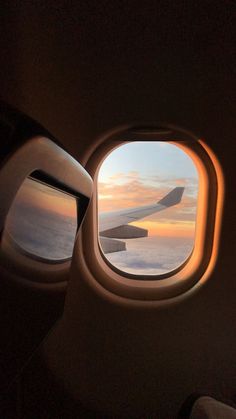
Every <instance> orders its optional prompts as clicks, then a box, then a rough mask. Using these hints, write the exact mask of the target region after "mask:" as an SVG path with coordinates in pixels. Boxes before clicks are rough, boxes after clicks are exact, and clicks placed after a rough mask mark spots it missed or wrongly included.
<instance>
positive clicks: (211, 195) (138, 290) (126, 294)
mask: <svg viewBox="0 0 236 419" xmlns="http://www.w3.org/2000/svg"><path fill="white" fill-rule="evenodd" d="M140 139H142V141H144V140H147V141H158V140H159V141H168V142H171V143H173V144H175V145H177V146H178V147H180V148H182V149H183V150H184V151H185V152H186V153H187V154H189V155H190V157H191V158H192V159H193V161H194V163H195V165H196V166H197V169H198V173H199V199H198V206H197V219H196V233H195V246H194V250H193V252H192V254H191V255H190V257H189V258H188V260H187V261H186V263H184V264H183V265H181V266H180V268H178V269H177V270H174V271H172V272H170V273H169V274H167V275H166V276H165V278H163V280H161V281H160V280H159V279H160V278H158V276H156V279H153V278H152V279H151V280H145V281H140V280H137V279H131V278H128V277H127V276H128V275H126V274H123V272H122V271H119V272H117V271H116V270H115V269H114V268H113V266H112V267H111V266H109V264H108V263H107V261H106V260H104V255H102V252H101V250H100V245H99V243H98V234H97V231H98V225H97V224H98V220H97V218H98V217H97V194H96V193H94V198H93V200H92V203H91V205H90V209H89V211H88V213H87V217H86V220H85V222H84V225H83V228H82V234H80V236H79V238H78V240H77V245H78V246H80V250H81V247H82V248H83V252H81V253H83V258H81V257H80V256H79V255H78V254H76V258H75V260H77V264H78V265H79V268H78V269H81V268H83V269H86V271H87V275H85V277H86V279H87V280H88V282H89V283H90V285H92V286H93V287H95V288H96V289H97V291H99V292H101V291H102V293H103V294H104V292H105V294H106V295H107V296H108V295H110V296H111V295H112V296H113V297H114V296H116V297H118V298H122V299H129V300H133V301H135V302H136V303H139V302H140V303H141V302H150V303H154V302H155V301H156V302H157V303H158V304H160V303H161V302H163V301H164V302H166V301H167V300H168V301H170V300H171V301H174V300H176V299H179V298H182V297H183V296H184V295H187V294H189V293H191V292H192V291H193V290H196V289H197V288H199V286H201V285H202V284H203V283H204V282H205V281H206V279H207V278H208V277H209V274H210V272H211V271H212V269H213V267H214V265H215V262H216V256H217V248H218V242H219V234H220V221H221V214H222V207H223V195H224V181H223V174H222V170H221V167H220V164H219V162H218V160H217V158H216V156H215V155H214V153H213V152H212V150H210V148H209V147H208V146H207V145H206V143H205V142H204V141H203V140H200V139H199V138H198V137H197V136H195V135H193V134H192V133H189V132H188V131H185V130H182V129H178V128H175V127H170V126H169V127H165V128H163V127H157V128H156V127H151V128H150V127H137V128H129V127H125V128H118V129H115V130H114V131H113V132H112V133H108V134H106V135H105V136H104V137H103V138H101V139H100V141H99V142H100V144H99V146H98V147H97V148H96V149H95V150H94V151H93V152H92V153H91V155H90V157H89V158H88V161H87V164H86V166H85V168H86V170H88V171H89V173H90V175H91V176H92V177H93V179H94V185H95V187H96V186H97V176H98V171H99V167H100V165H101V164H102V161H103V160H104V159H105V158H106V156H107V154H109V153H110V152H111V151H112V149H114V148H116V147H117V146H120V145H122V144H123V143H125V142H128V141H140ZM95 192H96V191H95ZM199 220H201V222H200V221H199ZM87 237H90V239H91V240H87V239H86V238H87ZM91 243H92V244H93V251H91ZM75 252H76V253H77V251H76V249H75ZM75 263H76V262H75ZM121 273H122V275H121ZM132 276H133V275H132Z"/></svg>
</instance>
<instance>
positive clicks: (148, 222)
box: [98, 172, 197, 237]
mask: <svg viewBox="0 0 236 419" xmlns="http://www.w3.org/2000/svg"><path fill="white" fill-rule="evenodd" d="M111 178H112V179H111ZM111 178H110V179H109V181H108V182H99V184H98V193H99V205H98V208H99V212H106V211H115V210H119V209H125V208H132V207H138V206H142V205H149V204H154V203H156V202H158V201H159V200H160V199H161V198H163V197H164V196H165V195H166V194H167V193H168V192H170V190H171V189H173V188H174V187H176V186H184V187H185V191H184V195H183V198H182V201H181V203H180V204H178V205H177V206H174V207H171V208H169V209H166V210H164V211H161V212H159V213H156V214H153V215H151V216H149V217H147V218H145V219H143V220H141V221H139V222H138V223H136V225H139V226H140V227H143V228H148V230H149V233H150V234H151V235H158V234H159V235H166V236H169V235H171V234H172V235H173V236H176V237H177V236H181V235H182V236H183V237H184V236H185V237H190V236H192V235H194V228H195V217H196V205H197V199H196V198H197V184H196V182H195V179H193V178H177V179H176V178H174V179H170V178H169V179H163V178H162V179H160V178H159V177H157V178H158V182H157V178H156V183H155V184H153V176H152V179H151V182H148V178H147V177H145V178H142V177H141V176H139V175H138V172H129V173H128V175H127V174H126V175H123V174H121V173H119V174H117V176H116V175H114V176H111ZM121 178H122V179H123V180H124V179H125V180H126V181H125V182H124V183H120V179H121ZM173 226H174V227H173Z"/></svg>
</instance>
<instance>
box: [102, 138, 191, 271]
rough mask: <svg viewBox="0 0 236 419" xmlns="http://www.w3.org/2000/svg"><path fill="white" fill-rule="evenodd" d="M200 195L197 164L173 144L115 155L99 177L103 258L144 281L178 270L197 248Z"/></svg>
mask: <svg viewBox="0 0 236 419" xmlns="http://www.w3.org/2000/svg"><path fill="white" fill-rule="evenodd" d="M197 195H198V173H197V169H196V167H195V165H194V163H193V160H192V159H191V158H190V157H189V156H188V155H187V154H186V153H185V151H183V149H181V148H179V147H177V146H176V145H174V144H173V143H167V142H148V141H145V142H144V141H143V142H142V141H138V142H132V143H126V144H124V145H122V146H120V147H118V148H116V149H115V150H113V151H112V152H111V153H110V154H109V155H108V156H107V157H106V158H105V160H104V161H103V163H102V165H101V167H100V170H99V175H98V229H99V232H98V235H99V243H100V247H101V250H102V252H103V253H104V255H105V258H107V260H108V261H109V262H110V263H111V264H112V265H114V266H115V267H116V268H118V269H119V270H121V271H123V272H126V273H131V274H135V275H140V276H142V275H160V274H166V273H168V272H170V271H172V270H174V269H176V268H178V267H179V266H180V265H181V264H182V263H183V262H184V261H185V260H186V259H187V258H188V257H189V256H190V254H191V252H192V250H193V247H194V237H195V222H196V211H197ZM140 279H142V277H140Z"/></svg>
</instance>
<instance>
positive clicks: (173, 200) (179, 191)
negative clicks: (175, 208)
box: [158, 186, 184, 207]
mask: <svg viewBox="0 0 236 419" xmlns="http://www.w3.org/2000/svg"><path fill="white" fill-rule="evenodd" d="M183 192H184V187H182V186H177V188H174V189H172V191H170V192H169V193H168V194H167V195H166V196H164V198H162V199H161V200H160V201H158V204H161V205H164V206H165V207H172V205H176V204H178V203H179V202H180V201H181V199H182V195H183Z"/></svg>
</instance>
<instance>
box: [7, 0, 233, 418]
mask: <svg viewBox="0 0 236 419" xmlns="http://www.w3.org/2000/svg"><path fill="white" fill-rule="evenodd" d="M223 3H224V2H215V3H214V6H213V7H209V5H208V4H206V3H205V2H204V3H203V5H202V7H197V6H192V5H191V8H190V7H189V8H188V7H186V8H185V7H183V5H181V7H178V4H177V3H176V4H174V5H172V7H171V9H170V8H168V7H167V6H166V2H158V5H157V4H156V2H153V3H152V2H148V3H147V4H146V5H145V6H143V7H142V8H138V7H135V8H134V7H133V6H132V7H131V5H130V6H129V5H125V4H124V5H123V4H122V3H121V2H109V3H107V2H99V4H97V5H96V6H95V5H94V4H93V5H92V3H91V4H90V2H86V6H85V5H84V6H82V5H78V4H77V2H72V4H71V5H70V7H69V6H68V5H67V6H66V2H59V4H58V3H57V4H56V3H55V4H54V5H51V6H46V5H45V6H41V7H37V6H36V5H33V3H32V4H29V3H28V4H26V5H24V7H23V6H21V5H20V4H18V5H13V4H11V5H9V6H8V9H6V12H5V15H4V22H3V25H5V28H6V30H5V34H4V37H5V38H3V40H2V42H3V43H4V39H5V40H6V42H7V43H8V44H7V45H8V46H7V47H5V52H4V62H3V66H2V68H1V70H0V73H1V80H2V88H1V96H2V98H3V99H5V100H7V101H9V102H10V103H11V104H13V105H15V106H18V107H19V108H20V109H21V110H23V111H25V112H26V113H28V114H29V115H30V116H32V117H34V118H36V119H38V120H39V121H40V122H41V123H42V124H43V125H45V127H46V128H47V129H48V130H49V131H51V132H52V133H53V134H54V135H55V136H56V137H57V138H58V139H59V140H60V141H62V143H63V144H64V146H65V147H66V148H67V150H68V151H69V152H71V153H72V154H73V155H74V156H75V157H77V158H78V160H79V161H81V162H83V161H86V158H87V155H88V153H89V150H90V149H92V148H93V147H95V146H96V144H97V141H98V138H99V137H100V136H101V135H102V134H103V133H104V132H105V131H107V130H109V129H111V128H113V127H114V126H119V125H120V124H130V123H133V122H135V121H136V122H137V123H142V122H144V123H148V122H149V121H150V122H152V121H155V122H157V123H167V124H168V123H171V124H174V125H176V126H179V127H182V128H186V129H189V130H190V131H192V132H193V133H195V134H197V135H199V136H200V137H201V138H204V139H205V140H206V142H207V144H208V145H210V146H211V148H212V149H213V150H214V152H215V154H216V155H217V156H218V158H219V160H220V163H221V165H222V168H223V173H224V177H225V190H226V195H225V206H224V214H223V226H222V235H221V243H220V250H219V257H218V261H217V264H216V267H215V269H214V272H213V273H212V275H211V277H210V278H209V280H208V282H207V283H206V284H205V286H204V287H203V288H201V290H200V291H199V292H198V293H196V294H195V295H193V296H192V297H191V298H189V299H186V300H185V301H184V302H182V303H180V304H178V305H176V306H173V307H168V308H163V309H161V310H159V309H149V310H143V309H135V308H131V307H130V308H128V307H126V308H125V307H123V306H121V305H119V304H117V305H113V304H111V303H110V302H109V301H106V300H103V299H102V298H101V297H100V296H99V295H97V294H96V292H95V291H94V290H93V289H92V288H91V287H89V286H88V285H87V282H86V281H85V278H84V277H83V275H81V272H80V267H79V266H78V264H77V261H76V255H74V261H73V269H72V272H71V278H70V282H69V287H68V294H67V299H66V306H65V314H64V317H63V319H62V321H61V322H60V323H59V325H58V327H57V328H56V329H55V331H54V332H53V333H52V334H51V336H50V337H49V339H48V343H47V344H46V345H45V347H44V351H43V357H45V359H46V362H47V365H48V367H49V369H50V370H51V371H52V373H53V375H54V376H55V379H56V380H58V382H62V383H63V386H64V388H65V389H66V390H67V391H68V392H69V393H70V394H71V395H72V396H73V397H74V398H75V399H76V398H77V399H79V400H81V401H82V402H83V403H84V404H85V405H88V406H91V407H92V408H93V409H97V410H100V411H103V412H108V413H111V412H113V413H116V414H118V413H119V414H127V415H144V414H146V415H150V414H151V412H154V411H156V412H158V417H160V418H163V419H166V418H172V417H175V415H176V412H177V410H178V408H179V406H180V404H181V403H182V402H183V401H184V399H185V398H186V397H187V396H188V395H189V394H191V393H192V392H194V391H199V392H201V393H207V394H210V395H215V396H218V397H220V398H232V397H233V396H234V395H235V388H236V367H235V365H236V363H235V353H236V352H235V348H236V335H235V333H234V330H235V322H236V304H235V298H236V283H235V256H236V255H235V248H236V246H235V229H234V228H233V225H234V218H235V215H234V211H233V203H234V202H235V166H234V153H235V123H234V119H235V109H234V108H233V100H232V98H233V69H234V68H235V63H234V58H233V56H234V45H233V22H232V16H231V14H232V10H231V7H225V5H224V4H223ZM3 28H4V26H3ZM233 117H234V118H233ZM78 251H79V249H78ZM147 417H150V416H147Z"/></svg>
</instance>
